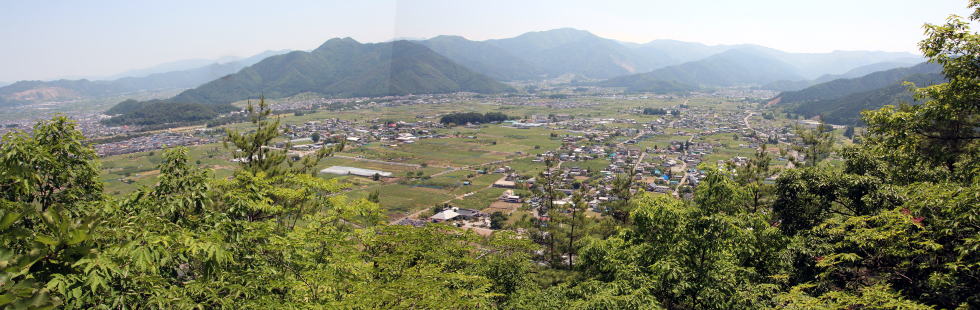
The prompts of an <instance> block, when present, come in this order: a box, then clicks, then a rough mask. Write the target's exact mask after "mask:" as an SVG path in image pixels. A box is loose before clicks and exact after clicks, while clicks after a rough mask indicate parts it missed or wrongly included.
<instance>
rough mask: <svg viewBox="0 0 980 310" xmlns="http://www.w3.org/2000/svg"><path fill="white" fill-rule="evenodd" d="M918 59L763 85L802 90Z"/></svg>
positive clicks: (908, 64)
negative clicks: (810, 78) (809, 78)
mask: <svg viewBox="0 0 980 310" xmlns="http://www.w3.org/2000/svg"><path fill="white" fill-rule="evenodd" d="M919 62H920V61H919V60H918V59H910V60H909V62H898V61H886V62H879V63H873V64H870V65H865V66H860V67H857V68H854V69H851V70H848V71H847V72H844V73H842V74H825V75H822V76H820V77H818V78H816V79H813V80H796V81H788V80H782V81H775V82H772V83H769V84H766V85H763V86H761V87H760V88H763V89H770V90H778V91H795V90H801V89H804V88H807V87H810V86H813V85H817V84H821V83H826V82H830V81H833V80H837V79H852V78H856V77H862V76H865V75H868V74H871V73H874V72H878V71H885V70H891V69H895V68H902V67H909V66H912V65H915V64H917V63H919Z"/></svg>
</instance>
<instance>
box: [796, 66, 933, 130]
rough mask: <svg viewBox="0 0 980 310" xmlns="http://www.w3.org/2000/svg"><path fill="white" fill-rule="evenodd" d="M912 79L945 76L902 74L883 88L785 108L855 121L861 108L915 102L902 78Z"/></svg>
mask: <svg viewBox="0 0 980 310" xmlns="http://www.w3.org/2000/svg"><path fill="white" fill-rule="evenodd" d="M906 81H907V82H912V83H915V85H918V86H920V87H923V86H929V85H935V84H939V83H943V82H945V81H946V79H945V78H944V77H943V75H942V74H941V73H918V74H912V75H908V76H905V77H904V78H902V81H901V82H896V83H892V84H890V85H888V86H885V87H882V88H876V89H872V90H867V91H858V92H854V93H849V94H847V95H845V96H843V97H837V98H833V99H819V100H814V101H805V102H800V103H798V104H795V105H793V106H791V107H789V108H788V110H789V111H792V112H794V113H798V114H802V115H803V116H805V117H808V118H809V117H813V116H818V115H819V116H820V117H821V120H823V121H824V122H827V123H831V124H845V125H855V124H857V123H858V122H860V120H861V111H864V110H875V109H878V108H881V107H882V106H884V105H888V104H891V105H898V104H901V103H915V99H914V98H912V92H911V91H909V88H908V86H906V85H904V82H906Z"/></svg>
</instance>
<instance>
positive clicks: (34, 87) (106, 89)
mask: <svg viewBox="0 0 980 310" xmlns="http://www.w3.org/2000/svg"><path fill="white" fill-rule="evenodd" d="M281 53H282V52H281V51H269V52H264V53H261V54H258V55H255V56H252V57H248V58H244V59H241V60H237V61H233V62H228V63H220V64H219V63H213V64H209V65H206V66H202V67H198V68H192V69H186V70H179V71H171V72H163V73H154V74H149V75H146V76H141V77H124V78H118V79H115V80H99V81H92V80H86V79H81V80H56V81H20V82H16V83H14V84H11V85H7V86H4V87H0V107H5V106H6V107H11V106H20V105H26V104H33V103H42V102H57V101H70V100H78V99H85V98H98V97H107V96H115V95H124V94H128V93H133V92H139V91H148V90H165V89H185V88H191V87H195V86H198V85H201V84H204V83H206V82H208V81H211V80H214V79H216V78H219V77H222V76H225V75H228V74H231V73H234V72H236V71H238V70H241V69H242V68H244V67H246V66H249V65H252V64H255V63H256V62H258V61H260V60H262V59H264V58H266V57H268V56H271V55H277V54H281Z"/></svg>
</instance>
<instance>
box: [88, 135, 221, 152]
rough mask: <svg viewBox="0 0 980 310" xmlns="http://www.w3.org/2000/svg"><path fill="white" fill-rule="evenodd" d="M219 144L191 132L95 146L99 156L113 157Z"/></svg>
mask: <svg viewBox="0 0 980 310" xmlns="http://www.w3.org/2000/svg"><path fill="white" fill-rule="evenodd" d="M215 142H218V139H216V138H213V137H209V136H202V135H195V134H193V133H190V132H162V133H156V134H151V135H146V136H141V137H135V138H132V139H128V140H123V141H116V142H108V143H102V144H97V145H95V152H96V153H97V154H99V156H111V155H119V154H128V153H135V152H145V151H152V150H156V149H162V148H166V147H174V146H187V145H199V144H208V143H215Z"/></svg>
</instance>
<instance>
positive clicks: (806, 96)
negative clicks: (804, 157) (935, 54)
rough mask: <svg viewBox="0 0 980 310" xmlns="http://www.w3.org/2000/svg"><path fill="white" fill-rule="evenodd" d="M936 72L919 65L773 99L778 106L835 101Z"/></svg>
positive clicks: (936, 68)
mask: <svg viewBox="0 0 980 310" xmlns="http://www.w3.org/2000/svg"><path fill="white" fill-rule="evenodd" d="M938 72H939V66H938V65H935V64H931V63H921V64H918V65H915V66H912V67H906V68H897V69H892V70H886V71H880V72H875V73H871V74H868V75H865V76H862V77H859V78H853V79H838V80H834V81H830V82H826V83H821V84H818V85H814V86H812V87H808V88H805V89H802V90H799V91H789V92H783V93H780V94H779V95H778V96H776V98H774V99H778V100H779V103H780V104H795V103H802V102H811V101H822V100H830V99H837V98H842V97H845V96H847V95H850V94H855V93H861V92H868V91H872V90H876V89H880V88H884V87H888V86H891V85H893V84H897V83H901V82H902V81H904V79H905V78H906V77H908V76H910V75H913V74H929V73H938Z"/></svg>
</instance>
